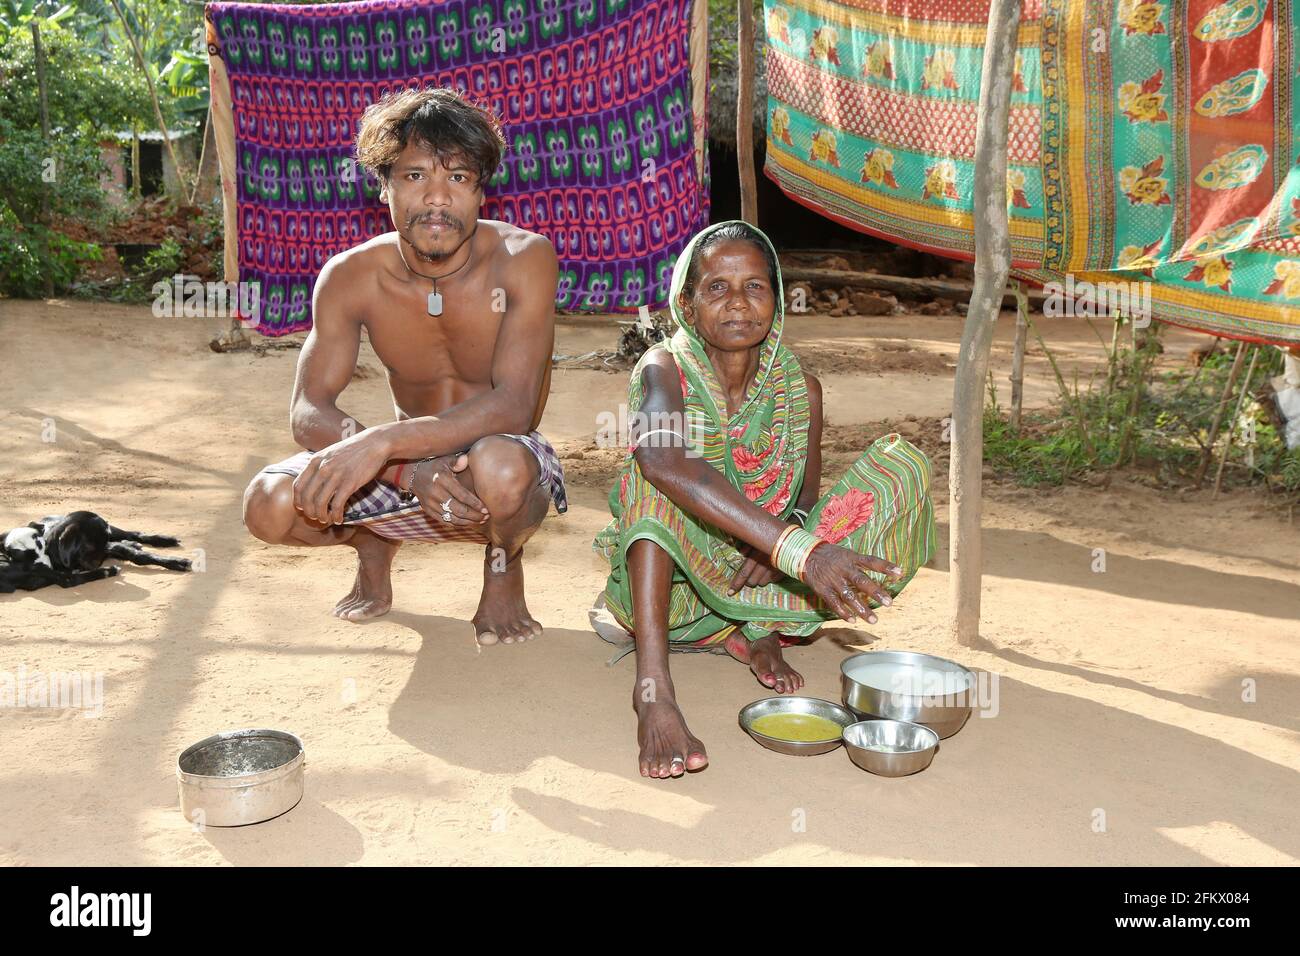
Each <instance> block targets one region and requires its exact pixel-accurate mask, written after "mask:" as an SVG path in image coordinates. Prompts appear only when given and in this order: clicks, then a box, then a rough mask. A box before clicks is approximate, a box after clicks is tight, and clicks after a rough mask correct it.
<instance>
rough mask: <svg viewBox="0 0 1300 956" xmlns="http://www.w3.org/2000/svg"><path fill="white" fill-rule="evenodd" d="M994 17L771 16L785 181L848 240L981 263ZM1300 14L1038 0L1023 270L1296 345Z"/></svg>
mask: <svg viewBox="0 0 1300 956" xmlns="http://www.w3.org/2000/svg"><path fill="white" fill-rule="evenodd" d="M988 7H989V4H988V0H845V2H830V0H765V14H766V17H765V23H766V27H767V75H768V88H769V93H770V96H769V101H768V140H767V162H766V165H765V172H766V173H767V175H768V176H769V177H770V178H771V179H773V180H774V181H775V182H776V183H777V184H778V185H780V186H781V188H782V189H783V190H785V192H786V193H787V194H788V195H790V196H791V197H793V198H794V199H796V200H798V201H799V202H802V203H803V204H805V205H807V206H810V207H812V208H813V209H816V210H817V211H819V212H821V213H823V214H824V215H826V216H829V217H830V218H832V219H836V220H838V221H840V222H842V223H844V224H846V225H849V226H852V227H854V228H856V229H860V230H862V231H864V232H869V233H873V234H875V235H879V236H882V237H885V238H888V239H893V240H896V241H898V242H902V243H905V244H907V245H911V246H915V247H918V248H922V249H927V250H931V251H934V252H938V253H941V254H944V255H948V256H956V257H960V258H967V259H969V258H973V256H974V248H975V247H974V234H973V223H972V201H973V195H972V193H973V175H974V168H973V159H974V154H975V125H976V112H977V105H978V103H979V85H980V72H981V64H982V60H983V55H984V38H985V30H986V29H987V24H988ZM1297 11H1300V6H1297V5H1296V4H1295V3H1294V0H1271V2H1270V0H1226V2H1221V0H1186V2H1180V3H1173V2H1168V3H1145V2H1138V0H1118V2H1116V0H1103V2H1100V3H1098V2H1091V0H1025V2H1024V3H1023V6H1022V21H1021V27H1020V35H1019V52H1018V53H1017V54H1016V62H1015V78H1014V81H1013V86H1012V90H1013V92H1012V100H1011V117H1010V131H1009V132H1010V136H1009V156H1008V161H1009V169H1008V175H1007V208H1008V210H1009V211H1010V225H1011V241H1012V257H1013V261H1014V264H1015V266H1016V269H1015V273H1016V274H1017V275H1019V276H1021V277H1023V278H1028V279H1031V280H1033V281H1036V282H1039V283H1043V282H1047V281H1051V280H1056V281H1062V282H1064V280H1065V278H1066V277H1067V276H1070V277H1073V279H1074V280H1075V281H1076V282H1083V281H1089V282H1099V281H1102V282H1116V281H1121V282H1124V283H1129V282H1132V283H1141V284H1146V291H1147V292H1149V293H1150V307H1151V312H1152V314H1153V315H1154V317H1155V318H1157V319H1162V320H1164V321H1168V322H1173V323H1175V324H1180V325H1185V326H1188V327H1191V328H1195V329H1200V330H1203V331H1206V332H1212V333H1216V334H1219V335H1225V336H1229V337H1234V338H1244V339H1250V340H1255V341H1266V342H1277V343H1284V342H1292V343H1294V342H1300V310H1298V309H1297V306H1300V168H1297V165H1296V164H1297V162H1298V161H1300V158H1298V157H1297V139H1298V138H1300V137H1298V136H1297V133H1298V130H1297V117H1296V113H1295V108H1294V104H1295V98H1296V93H1297V88H1298V87H1300V78H1298V77H1297V58H1296V49H1295V44H1296V32H1297V25H1298V21H1300V12H1297ZM1133 288H1134V289H1135V290H1138V289H1141V288H1142V286H1139V285H1135V286H1133Z"/></svg>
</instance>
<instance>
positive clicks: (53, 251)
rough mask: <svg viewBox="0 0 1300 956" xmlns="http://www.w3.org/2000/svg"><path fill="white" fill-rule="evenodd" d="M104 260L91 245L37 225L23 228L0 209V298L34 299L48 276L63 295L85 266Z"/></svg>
mask: <svg viewBox="0 0 1300 956" xmlns="http://www.w3.org/2000/svg"><path fill="white" fill-rule="evenodd" d="M101 258H103V252H102V250H101V249H100V248H99V246H97V245H95V244H94V243H93V242H78V241H77V240H75V239H69V238H68V237H67V236H65V235H63V234H62V233H59V232H55V231H54V230H53V229H50V228H48V227H46V226H42V225H40V224H29V225H27V226H24V225H23V224H22V223H20V222H19V221H18V219H17V218H16V217H15V216H14V214H13V212H12V211H11V210H10V209H9V208H8V207H7V206H0V294H3V295H11V296H18V297H21V298H35V297H38V296H41V295H44V293H45V277H46V276H49V277H50V280H51V281H52V283H53V285H54V291H55V292H64V291H66V290H67V289H68V288H69V287H70V286H71V285H72V284H73V283H74V282H75V281H76V280H77V277H78V276H79V275H80V274H81V270H82V269H83V268H84V266H85V265H86V264H87V263H90V262H97V261H99V260H100V259H101Z"/></svg>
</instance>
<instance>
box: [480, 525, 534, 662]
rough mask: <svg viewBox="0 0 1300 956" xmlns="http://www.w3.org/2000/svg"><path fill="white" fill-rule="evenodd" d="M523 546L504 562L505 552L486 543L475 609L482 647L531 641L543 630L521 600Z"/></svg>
mask: <svg viewBox="0 0 1300 956" xmlns="http://www.w3.org/2000/svg"><path fill="white" fill-rule="evenodd" d="M523 555H524V552H523V549H522V548H521V549H520V550H519V552H518V553H517V554H516V555H515V556H514V557H513V558H511V559H510V561H508V562H507V561H505V557H504V552H503V551H502V550H501V549H500V548H497V547H495V546H492V545H489V546H488V548H487V552H486V554H485V555H484V557H483V596H482V597H481V598H479V602H478V610H477V611H475V612H474V633H475V634H476V635H477V636H478V642H479V643H480V644H482V645H484V646H487V645H489V644H495V643H497V641H500V642H501V643H502V644H514V643H516V642H519V643H522V642H523V641H531V640H532V639H533V638H535V637H539V636H540V635H541V633H542V625H540V624H538V623H537V622H536V621H535V620H533V616H532V615H531V614H529V613H528V606H527V605H526V604H525V603H524V561H523Z"/></svg>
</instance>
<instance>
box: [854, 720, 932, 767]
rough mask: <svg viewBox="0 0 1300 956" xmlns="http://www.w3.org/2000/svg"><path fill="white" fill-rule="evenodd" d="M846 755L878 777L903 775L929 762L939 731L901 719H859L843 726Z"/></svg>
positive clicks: (927, 764)
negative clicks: (854, 722)
mask: <svg viewBox="0 0 1300 956" xmlns="http://www.w3.org/2000/svg"><path fill="white" fill-rule="evenodd" d="M844 749H845V750H847V751H848V752H849V759H850V760H852V761H853V762H854V763H855V764H857V765H858V766H859V767H861V768H862V769H863V770H869V771H870V772H871V773H875V774H879V775H880V776H882V777H906V776H907V775H908V774H913V773H920V772H921V771H922V770H924V769H925V768H926V767H928V766H930V761H931V760H933V759H934V753H935V751H936V750H938V749H939V735H938V734H936V733H935V732H934V731H933V730H931V729H930V728H929V727H922V726H921V725H920V724H909V723H907V722H906V721H902V720H863V721H859V722H858V723H856V724H849V726H847V727H845V728H844Z"/></svg>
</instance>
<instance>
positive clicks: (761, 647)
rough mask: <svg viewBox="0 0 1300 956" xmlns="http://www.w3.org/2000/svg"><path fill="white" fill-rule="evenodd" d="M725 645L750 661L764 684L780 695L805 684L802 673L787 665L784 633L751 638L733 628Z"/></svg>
mask: <svg viewBox="0 0 1300 956" xmlns="http://www.w3.org/2000/svg"><path fill="white" fill-rule="evenodd" d="M722 646H723V647H725V648H726V649H727V653H728V654H730V655H731V656H732V657H734V658H735V659H736V660H738V661H740V662H741V663H742V664H748V665H749V669H750V670H751V671H753V672H754V676H755V677H757V678H758V682H759V683H760V684H762V685H763V686H764V687H770V688H772V690H774V691H776V692H777V693H778V694H793V693H794V692H795V691H797V690H799V688H801V687H803V675H802V674H800V673H799V672H798V671H797V670H795V669H794V668H793V667H791V666H790V665H789V664H787V663H786V662H785V657H784V656H783V655H782V653H781V635H779V634H768V635H767V636H766V637H760V638H759V639H758V640H756V641H749V640H746V639H745V636H744V635H743V634H741V633H740V632H739V631H733V632H732V633H731V634H730V635H729V636H728V637H727V640H726V641H725V642H724V643H723V645H722Z"/></svg>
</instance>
